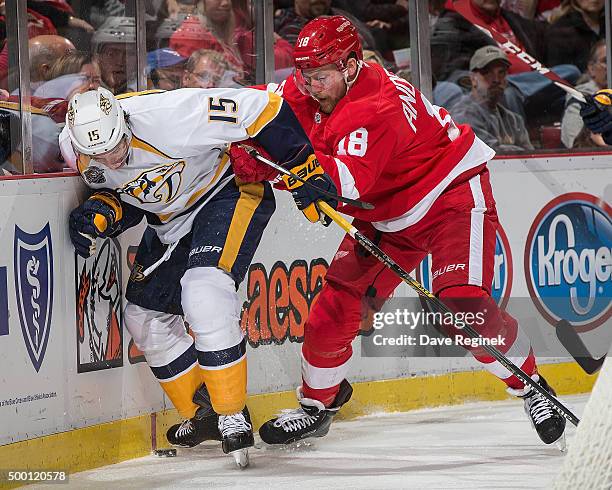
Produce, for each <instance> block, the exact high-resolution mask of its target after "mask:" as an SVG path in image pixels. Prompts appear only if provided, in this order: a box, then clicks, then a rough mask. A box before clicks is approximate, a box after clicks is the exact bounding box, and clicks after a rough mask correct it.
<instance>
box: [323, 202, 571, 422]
mask: <svg viewBox="0 0 612 490" xmlns="http://www.w3.org/2000/svg"><path fill="white" fill-rule="evenodd" d="M317 205H318V206H319V209H321V211H323V212H324V213H325V214H326V215H327V216H329V217H330V218H331V219H332V220H334V221H335V222H336V224H338V225H339V226H340V227H341V228H342V229H344V230H345V231H346V232H347V233H348V234H349V235H350V236H352V237H353V238H354V239H355V240H356V241H357V242H358V243H359V244H360V245H361V246H362V247H364V248H365V249H366V250H367V251H368V252H370V253H371V254H372V255H373V256H374V257H376V258H377V259H378V260H380V261H381V262H382V263H383V264H385V265H386V266H387V267H388V268H389V269H391V270H392V271H393V272H395V273H396V274H397V275H398V276H399V277H400V278H401V279H402V280H403V281H404V282H405V283H406V284H408V285H409V286H410V287H411V288H412V289H414V290H415V291H416V292H417V294H419V295H420V296H421V297H423V298H425V300H426V301H428V302H429V303H430V304H431V305H432V306H433V307H434V308H436V310H437V311H439V312H442V313H450V314H453V312H452V310H451V309H450V308H449V307H448V306H446V305H445V304H444V303H443V302H442V301H440V300H439V299H438V298H437V297H436V296H434V295H433V293H431V292H430V291H429V290H427V289H426V288H425V287H423V285H422V284H421V283H420V282H418V281H417V280H415V279H413V278H412V277H410V274H408V272H406V271H405V270H404V269H403V268H402V267H400V265H399V264H398V263H397V262H395V261H394V260H393V259H392V258H391V257H389V256H388V255H387V254H386V253H385V252H383V251H382V250H381V249H380V248H378V247H377V246H376V245H375V244H374V243H372V241H370V240H369V239H368V238H367V237H365V236H364V235H362V234H361V233H360V232H359V231H358V230H357V228H355V227H354V226H353V225H351V224H350V223H349V222H348V221H346V220H345V219H344V218H343V217H342V216H340V215H339V214H338V212H337V211H335V210H334V209H333V208H332V207H331V206H329V205H327V204H326V203H324V202H322V201H319V202H318V204H317ZM457 328H459V327H457ZM461 329H462V330H463V331H464V332H465V333H467V334H468V335H469V336H470V337H472V338H483V337H482V336H481V335H480V334H479V333H478V332H477V331H476V330H474V329H473V328H472V327H471V326H470V325H463V326H462V327H461ZM482 348H483V349H484V350H485V351H486V352H487V353H488V354H490V355H491V356H492V357H494V358H495V359H496V360H497V361H499V363H500V364H501V365H502V366H504V367H505V368H506V369H507V370H508V371H510V372H511V373H512V374H513V375H514V376H516V377H517V378H518V379H519V380H521V381H522V382H523V383H524V384H526V385H529V386H531V388H532V389H534V390H535V391H537V392H538V393H539V394H540V395H541V396H542V397H544V399H545V400H546V401H547V402H548V404H549V405H550V406H551V407H552V408H554V409H555V410H556V411H557V412H559V413H560V414H561V415H562V416H563V417H565V418H566V419H567V420H569V421H570V422H571V423H572V424H574V425H575V426H578V423H579V422H580V420H579V419H578V417H576V415H574V414H573V413H572V412H571V411H570V410H569V408H567V407H566V406H565V405H563V404H562V403H561V402H560V401H559V400H557V398H556V397H554V396H552V395H551V394H550V393H548V391H546V390H545V389H544V388H542V387H541V386H540V385H539V384H538V383H537V382H535V381H534V380H533V379H531V377H530V376H529V375H528V374H527V373H526V372H525V371H523V370H522V369H521V368H520V367H518V366H517V365H516V364H514V363H513V362H512V361H511V360H510V359H508V358H507V357H506V356H505V355H504V354H503V353H502V352H500V351H499V350H498V349H496V348H495V347H494V346H492V345H487V344H486V343H484V342H483V345H482Z"/></svg>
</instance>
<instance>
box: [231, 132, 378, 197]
mask: <svg viewBox="0 0 612 490" xmlns="http://www.w3.org/2000/svg"><path fill="white" fill-rule="evenodd" d="M238 146H239V147H240V148H242V149H243V150H244V151H246V152H247V153H248V154H249V155H251V156H252V157H253V158H256V159H257V160H259V161H260V162H263V163H265V164H266V165H269V166H270V167H272V168H273V169H275V170H278V171H279V172H280V173H282V174H285V175H288V176H290V177H292V178H294V179H295V180H297V181H299V182H301V183H302V184H304V185H307V186H309V187H314V188H315V189H316V190H317V191H319V192H320V193H321V194H324V195H326V196H329V197H333V198H334V199H336V200H337V201H340V202H343V203H345V204H349V205H351V206H355V207H356V208H361V209H374V205H373V204H370V203H369V202H363V201H359V200H358V199H350V198H348V197H343V196H338V195H337V194H334V193H333V192H328V191H326V190H323V189H320V188H319V187H318V186H316V185H314V184H311V183H310V182H308V181H307V180H304V179H302V178H301V177H300V176H299V175H296V174H294V173H293V172H292V171H291V170H287V169H286V168H285V167H281V166H280V165H278V164H277V163H274V162H273V161H271V160H268V159H267V158H266V157H264V156H263V155H261V154H260V153H259V152H258V151H257V150H256V149H255V148H250V147H248V146H245V145H241V144H238Z"/></svg>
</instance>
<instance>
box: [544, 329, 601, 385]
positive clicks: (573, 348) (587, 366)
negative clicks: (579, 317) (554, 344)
mask: <svg viewBox="0 0 612 490" xmlns="http://www.w3.org/2000/svg"><path fill="white" fill-rule="evenodd" d="M555 332H556V334H557V338H558V339H559V342H561V344H562V345H563V347H565V348H566V349H567V352H569V353H570V355H571V356H572V357H573V358H574V360H575V361H576V362H577V363H578V365H579V366H580V367H581V368H582V369H583V370H584V372H585V373H587V374H593V373H596V372H597V371H599V370H600V369H601V366H602V364H603V363H604V361H605V360H606V356H603V357H600V358H599V359H595V358H594V357H593V356H591V353H590V352H589V350H588V349H587V348H586V346H585V345H584V342H583V341H582V339H581V338H580V335H578V332H576V329H575V328H574V327H573V326H572V325H571V324H570V322H568V321H567V320H560V321H559V322H557V325H555Z"/></svg>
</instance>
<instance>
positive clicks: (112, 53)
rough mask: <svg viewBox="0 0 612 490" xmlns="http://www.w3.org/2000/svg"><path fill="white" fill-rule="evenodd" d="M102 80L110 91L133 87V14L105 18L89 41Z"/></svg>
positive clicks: (134, 33) (134, 35) (134, 58)
mask: <svg viewBox="0 0 612 490" xmlns="http://www.w3.org/2000/svg"><path fill="white" fill-rule="evenodd" d="M91 43H92V51H93V53H94V54H95V55H97V57H98V62H99V63H100V70H101V72H102V82H103V84H104V86H105V87H107V88H108V89H109V90H110V91H111V92H113V94H120V93H123V92H127V91H128V90H135V89H136V80H135V77H136V24H135V21H134V18H133V17H109V18H108V19H107V20H106V22H104V24H102V26H101V27H100V28H99V29H98V30H97V31H96V32H95V34H94V35H93V38H92V40H91Z"/></svg>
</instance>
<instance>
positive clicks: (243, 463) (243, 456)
mask: <svg viewBox="0 0 612 490" xmlns="http://www.w3.org/2000/svg"><path fill="white" fill-rule="evenodd" d="M230 454H231V455H232V457H233V458H234V461H235V462H236V465H237V466H238V468H240V469H241V470H244V469H245V468H246V467H247V466H249V450H248V449H247V448H244V449H238V450H237V451H232V452H231V453H230Z"/></svg>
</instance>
